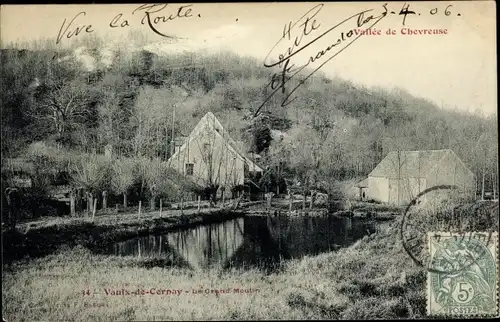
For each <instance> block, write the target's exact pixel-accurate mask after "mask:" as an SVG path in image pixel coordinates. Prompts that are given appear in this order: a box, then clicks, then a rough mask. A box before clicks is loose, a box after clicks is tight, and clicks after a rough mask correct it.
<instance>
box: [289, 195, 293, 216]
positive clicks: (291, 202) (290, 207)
mask: <svg viewBox="0 0 500 322" xmlns="http://www.w3.org/2000/svg"><path fill="white" fill-rule="evenodd" d="M292 205H293V195H292V194H290V202H289V204H288V211H290V212H292Z"/></svg>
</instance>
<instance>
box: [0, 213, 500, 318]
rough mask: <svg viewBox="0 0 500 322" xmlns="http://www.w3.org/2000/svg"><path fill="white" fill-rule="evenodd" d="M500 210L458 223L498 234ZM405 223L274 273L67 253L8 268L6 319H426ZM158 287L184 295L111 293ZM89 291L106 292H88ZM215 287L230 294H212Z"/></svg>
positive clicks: (431, 221) (430, 223)
mask: <svg viewBox="0 0 500 322" xmlns="http://www.w3.org/2000/svg"><path fill="white" fill-rule="evenodd" d="M422 214H423V213H422ZM457 214H459V215H457ZM497 214H498V203H496V204H486V203H485V204H479V205H476V204H474V205H468V206H465V207H463V208H461V211H460V212H455V213H454V218H459V217H460V218H462V219H464V220H460V224H461V225H463V224H464V222H466V225H467V226H466V227H467V230H470V229H473V230H475V228H478V229H494V230H498V215H497ZM435 215H436V216H433V217H429V216H427V215H424V216H425V217H424V218H428V219H422V221H421V223H422V225H424V226H423V227H424V228H425V230H427V231H442V230H443V229H444V228H445V226H441V225H446V227H449V226H450V224H455V221H450V220H449V218H448V220H442V219H443V218H444V217H443V214H442V213H439V212H437V213H435ZM440 220H442V221H440ZM490 220H493V221H490ZM400 221H401V218H399V219H397V220H394V221H390V222H384V223H382V224H380V226H379V230H378V233H376V234H372V235H370V236H365V237H364V238H363V239H362V240H359V241H358V242H356V243H355V244H354V245H352V246H350V247H348V248H344V249H340V250H338V251H337V252H331V253H325V254H321V255H318V256H314V257H306V258H302V259H300V260H292V261H288V262H286V263H285V264H284V265H283V266H282V267H281V269H280V270H279V271H278V272H275V273H272V274H270V275H266V274H265V273H263V272H261V271H257V270H254V271H239V270H233V271H221V270H216V269H213V270H208V271H190V270H187V269H181V268H172V267H170V268H166V267H165V268H160V267H154V268H146V267H145V265H144V263H145V261H146V259H144V258H142V259H141V258H133V257H114V256H103V255H95V254H92V253H91V252H90V251H88V250H87V249H85V248H82V247H79V246H78V247H75V248H66V249H61V250H59V251H58V252H57V253H55V254H52V255H49V256H46V257H45V258H39V259H34V260H24V261H18V262H15V263H14V264H12V265H10V266H8V267H5V266H4V269H5V271H4V275H3V277H2V282H3V283H2V284H3V285H2V293H3V296H4V298H3V303H4V304H3V308H2V310H3V312H2V313H3V316H4V317H5V318H6V320H7V321H41V320H42V321H75V320H91V321H116V320H120V321H123V320H143V321H144V320H193V319H194V320H214V319H222V320H231V319H238V320H253V319H379V318H386V319H395V318H423V317H425V313H426V308H425V304H426V286H425V281H426V270H425V269H424V268H422V267H420V266H418V265H417V264H415V263H414V262H413V261H412V260H411V259H410V257H409V256H408V254H407V253H406V252H405V250H404V249H403V247H402V243H401V240H400V237H399V232H400V224H401V222H400ZM152 288H154V289H155V290H154V292H156V291H157V290H181V291H183V293H181V294H180V295H177V294H175V295H170V294H163V295H157V294H155V295H151V294H144V295H114V296H112V295H106V294H105V291H104V289H113V290H122V289H125V290H127V291H129V292H132V291H136V290H138V289H139V290H148V291H150V290H151V289H152ZM235 288H238V289H245V290H249V292H248V293H245V292H243V293H240V292H235V291H234V289H235ZM87 289H89V290H90V292H94V291H97V292H99V293H100V294H99V295H96V294H91V295H84V293H83V291H84V290H87ZM207 289H208V290H223V291H226V290H228V289H230V290H231V292H230V293H221V292H219V293H211V292H209V293H208V294H205V290H207ZM193 290H198V291H200V290H201V294H193ZM184 291H189V293H185V292H184ZM165 292H166V291H165Z"/></svg>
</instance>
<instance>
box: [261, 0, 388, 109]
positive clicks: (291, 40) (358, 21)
mask: <svg viewBox="0 0 500 322" xmlns="http://www.w3.org/2000/svg"><path fill="white" fill-rule="evenodd" d="M323 6H324V5H323V4H318V5H316V6H314V7H313V8H311V9H310V10H309V11H307V12H306V13H305V14H304V15H302V17H300V18H299V19H298V20H297V21H295V22H292V21H290V22H289V23H287V24H285V27H284V29H283V35H282V37H281V38H280V39H279V40H278V42H277V43H276V44H275V45H274V47H273V48H272V49H271V50H270V51H269V53H268V55H267V56H266V58H265V60H264V66H265V67H268V68H272V67H276V66H277V67H279V68H280V72H279V73H274V74H272V76H271V82H270V83H269V84H268V85H267V87H270V88H271V94H270V95H269V96H268V97H267V98H266V99H265V100H264V102H262V104H261V106H260V107H259V108H258V109H257V110H256V111H255V113H254V115H255V116H257V115H258V113H259V112H260V110H261V109H262V107H263V106H264V105H265V104H266V103H267V102H268V101H269V100H270V99H271V98H272V97H273V96H274V95H275V94H276V93H277V92H278V91H279V90H281V92H282V93H283V94H284V95H285V97H284V99H283V101H282V103H281V106H283V107H285V106H287V105H289V104H290V103H291V102H293V101H294V100H295V99H296V98H293V99H290V97H291V96H292V95H293V93H294V92H295V91H296V90H297V89H298V88H299V87H300V86H301V85H303V84H304V83H305V81H306V80H307V79H309V78H310V77H311V76H312V75H313V74H314V73H315V72H316V71H318V70H319V69H321V67H323V66H324V65H325V64H326V63H328V62H329V61H330V60H332V59H333V58H334V57H335V56H337V55H338V54H340V53H341V52H342V51H344V50H345V49H346V48H347V47H349V46H350V45H352V44H353V43H354V42H355V41H356V40H357V39H358V38H359V37H361V36H362V35H364V34H366V33H363V32H359V28H366V29H370V28H372V27H373V26H375V25H376V24H377V23H378V22H379V21H380V20H382V19H383V18H384V17H385V16H386V15H387V3H385V4H384V5H382V12H380V13H379V14H377V15H373V14H371V12H373V11H374V9H368V10H364V11H361V12H359V13H356V14H354V15H352V16H350V17H348V18H346V19H344V20H342V21H341V22H339V23H338V24H336V25H334V26H332V27H330V28H328V29H327V30H325V31H324V32H322V33H319V32H320V31H319V30H320V27H321V24H320V23H319V22H318V20H317V19H316V16H317V15H318V14H319V13H320V12H321V10H322V9H323ZM354 21H355V24H354V23H353V22H354ZM348 23H352V24H353V26H352V27H351V28H345V29H344V30H343V31H340V32H338V33H336V36H335V37H333V39H335V38H336V41H334V42H332V43H331V44H330V45H328V46H326V47H324V48H323V49H321V50H320V51H318V52H316V53H315V54H313V55H310V56H309V57H307V59H305V62H304V61H302V62H301V63H300V64H299V63H294V62H292V58H294V60H295V58H296V55H297V54H298V53H299V52H302V51H303V50H305V49H306V48H307V47H309V46H311V45H312V44H313V43H315V42H316V41H318V40H320V39H321V38H323V37H325V36H327V35H329V36H331V35H333V32H334V31H338V30H339V29H340V28H341V27H342V28H344V27H346V25H347V24H348ZM314 36H315V37H314ZM312 37H314V38H312ZM307 38H312V39H309V40H308V41H307V40H306V39H307ZM323 39H325V38H323ZM283 44H284V45H285V46H286V49H285V50H284V53H279V54H278V55H276V53H275V51H276V49H277V48H278V46H280V45H283ZM270 56H274V57H276V56H277V58H278V60H277V61H275V62H269V58H270ZM306 67H310V68H313V70H312V71H311V72H309V73H308V74H307V75H306V76H305V77H304V78H302V79H300V80H299V82H298V84H297V85H295V87H293V88H292V89H291V90H290V91H289V92H288V93H287V91H286V87H285V85H286V84H287V83H289V82H290V81H291V80H292V79H294V77H295V76H296V75H298V74H299V73H300V72H301V71H303V70H304V69H305V68H306Z"/></svg>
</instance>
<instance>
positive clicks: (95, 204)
mask: <svg viewBox="0 0 500 322" xmlns="http://www.w3.org/2000/svg"><path fill="white" fill-rule="evenodd" d="M96 208H97V198H94V207H93V209H92V222H93V221H94V218H95V211H96Z"/></svg>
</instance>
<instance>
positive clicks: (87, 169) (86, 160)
mask: <svg viewBox="0 0 500 322" xmlns="http://www.w3.org/2000/svg"><path fill="white" fill-rule="evenodd" d="M72 166H73V175H72V181H73V182H72V183H73V185H74V186H76V187H78V188H83V189H84V190H85V192H86V193H87V201H88V203H87V211H88V213H89V214H90V212H92V205H93V203H94V202H95V200H94V198H95V196H97V192H98V191H99V190H100V188H101V186H102V184H103V179H104V178H105V176H106V170H105V164H104V163H103V161H102V160H100V159H99V157H98V156H97V155H84V156H81V157H80V159H79V160H77V161H76V162H75V163H74V164H73V165H72Z"/></svg>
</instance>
